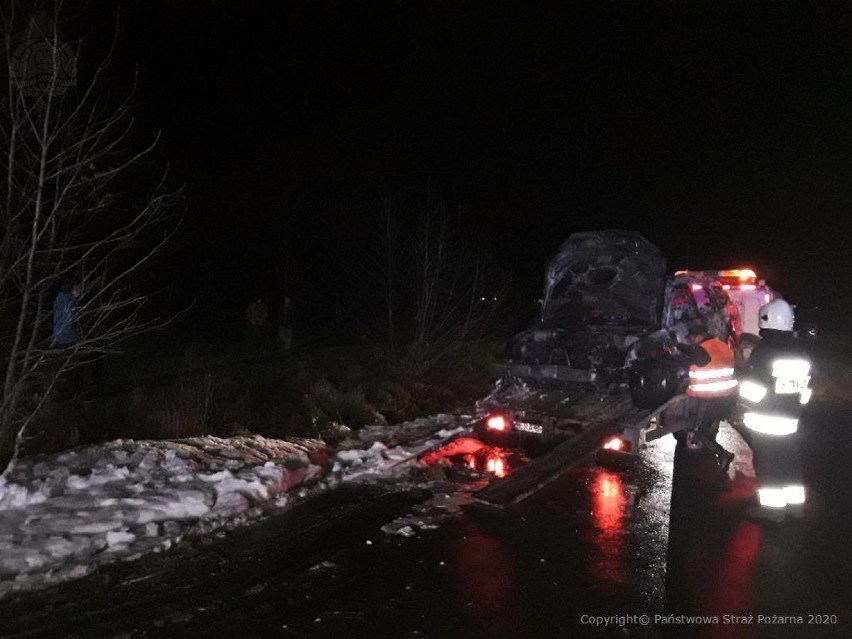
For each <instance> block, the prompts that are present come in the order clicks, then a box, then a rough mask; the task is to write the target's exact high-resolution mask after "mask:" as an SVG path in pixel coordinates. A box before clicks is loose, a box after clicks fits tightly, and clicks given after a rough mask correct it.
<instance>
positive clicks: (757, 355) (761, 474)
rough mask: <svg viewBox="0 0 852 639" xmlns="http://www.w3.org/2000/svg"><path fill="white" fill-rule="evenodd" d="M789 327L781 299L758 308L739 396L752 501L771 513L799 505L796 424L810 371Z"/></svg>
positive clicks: (805, 399) (803, 348)
mask: <svg viewBox="0 0 852 639" xmlns="http://www.w3.org/2000/svg"><path fill="white" fill-rule="evenodd" d="M794 324H795V315H794V313H793V309H792V308H791V306H790V305H789V304H788V303H787V302H785V301H784V300H783V299H776V300H774V301H772V302H769V303H768V304H765V305H763V306H761V307H760V310H759V311H758V327H759V329H760V338H761V341H760V342H759V343H758V344H757V346H755V348H754V351H752V354H751V357H750V358H749V360H748V363H747V364H746V368H745V371H743V373H742V384H741V386H740V391H739V395H740V409H741V411H742V418H741V427H740V428H739V431H740V433H741V434H742V435H743V438H744V439H745V440H746V442H748V445H749V446H750V447H751V450H752V453H753V458H754V470H755V475H756V476H757V486H758V491H757V492H758V499H759V502H760V505H761V506H764V507H769V508H777V509H781V508H786V507H787V506H791V505H800V504H804V502H805V488H804V484H803V481H802V468H801V460H800V458H799V452H800V447H801V443H800V434H799V418H800V416H801V414H802V411H803V410H804V407H805V405H806V404H807V403H808V401H809V400H810V397H811V389H810V387H809V383H810V379H811V378H810V375H811V372H812V371H811V362H810V356H809V353H808V349H807V346H806V344H805V343H804V341H803V340H801V339H800V338H799V337H797V336H796V334H795V332H794V331H793V328H794ZM742 426H744V428H743V427H742Z"/></svg>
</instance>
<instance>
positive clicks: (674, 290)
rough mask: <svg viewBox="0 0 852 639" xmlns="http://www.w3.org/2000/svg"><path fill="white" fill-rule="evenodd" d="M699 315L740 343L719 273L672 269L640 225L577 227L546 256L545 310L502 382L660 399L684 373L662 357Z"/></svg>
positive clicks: (512, 348)
mask: <svg viewBox="0 0 852 639" xmlns="http://www.w3.org/2000/svg"><path fill="white" fill-rule="evenodd" d="M697 324H701V325H703V326H704V327H705V328H706V329H707V330H708V332H709V333H711V334H713V335H714V336H716V337H718V338H720V339H722V340H723V341H727V342H728V343H730V344H731V346H732V347H733V346H736V341H737V336H738V334H739V332H740V331H741V327H740V325H739V316H738V313H737V308H736V305H735V304H734V303H733V302H732V300H731V299H730V297H729V296H728V295H727V293H726V292H725V291H724V289H723V288H722V286H721V285H720V284H719V283H718V282H716V281H714V280H712V279H710V278H708V277H705V276H702V275H697V274H690V273H683V274H679V275H676V276H671V277H669V276H667V270H666V261H665V258H664V257H663V255H662V253H661V252H660V250H659V249H658V248H657V247H656V246H654V245H653V244H652V243H651V242H649V241H648V240H647V239H645V238H644V237H643V236H642V235H640V234H639V233H636V232H633V231H619V230H614V231H594V232H583V233H574V234H572V235H571V236H570V237H569V238H568V240H567V241H566V242H565V243H564V244H563V245H562V246H561V247H560V248H559V250H558V251H557V252H556V253H555V254H554V255H553V257H552V258H551V259H550V261H549V263H548V265H547V272H546V281H545V288H544V297H543V298H542V300H541V313H540V315H539V317H537V318H536V320H535V321H534V323H533V326H532V327H531V328H529V329H528V330H526V331H523V332H521V333H519V334H518V335H516V336H515V337H514V338H513V339H512V340H511V341H510V343H509V345H508V353H507V354H508V358H509V364H508V367H507V372H506V379H504V380H503V383H504V384H505V383H507V382H508V383H515V382H518V381H522V382H524V383H526V384H530V385H538V386H543V387H547V386H548V385H551V386H552V385H554V384H556V385H570V384H590V385H592V386H593V387H594V389H595V390H596V392H605V391H607V390H611V389H612V387H613V386H616V387H618V386H624V385H627V384H630V385H631V390H632V391H633V393H634V400H635V401H636V403H637V405H643V404H644V405H653V404H655V403H661V402H662V401H665V399H667V398H668V397H670V396H671V395H672V394H674V392H675V391H676V388H675V387H676V385H677V383H678V382H677V380H676V379H674V378H673V377H672V375H673V374H674V371H673V370H671V367H669V368H666V367H665V366H658V365H657V364H658V363H659V362H660V361H661V360H662V359H663V358H664V357H665V355H666V353H668V351H669V350H670V347H671V345H672V343H673V341H674V340H675V339H678V340H681V341H684V340H685V339H686V336H687V333H688V331H689V329H690V327H692V326H694V325H697Z"/></svg>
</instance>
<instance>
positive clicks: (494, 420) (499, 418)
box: [485, 415, 509, 432]
mask: <svg viewBox="0 0 852 639" xmlns="http://www.w3.org/2000/svg"><path fill="white" fill-rule="evenodd" d="M485 426H486V428H488V430H497V431H501V432H503V431H506V430H508V426H509V424H508V422H507V420H506V418H505V417H504V416H503V415H492V416H491V417H489V418H488V419H487V420H486V422H485Z"/></svg>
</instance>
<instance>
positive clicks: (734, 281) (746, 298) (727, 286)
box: [675, 268, 780, 364]
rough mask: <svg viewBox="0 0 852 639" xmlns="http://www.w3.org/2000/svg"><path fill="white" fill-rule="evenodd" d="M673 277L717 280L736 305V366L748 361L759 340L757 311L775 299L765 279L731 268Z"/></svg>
mask: <svg viewBox="0 0 852 639" xmlns="http://www.w3.org/2000/svg"><path fill="white" fill-rule="evenodd" d="M675 275H676V276H683V277H707V278H711V279H713V280H715V281H717V282H718V283H719V284H720V285H721V286H722V288H723V289H724V290H725V291H726V292H727V294H728V295H729V297H730V298H731V299H732V300H733V302H734V303H735V304H736V305H737V308H738V310H739V315H740V319H741V322H742V334H741V335H740V336H739V340H738V342H737V348H736V352H737V356H738V359H739V362H740V364H743V363H745V362H747V361H748V358H749V357H750V356H751V352H752V351H753V350H754V347H755V346H757V344H758V342H759V341H760V337H759V336H758V331H759V330H760V329H759V327H758V325H757V323H758V319H759V318H758V315H759V312H758V311H759V309H760V307H761V306H763V305H764V304H768V303H769V302H771V301H773V300H775V299H778V298H779V297H780V296H779V295H778V293H777V291H775V290H773V289H772V287H770V286H769V285H768V284H767V283H766V280H764V279H760V278H759V277H758V275H757V273H755V271H754V270H753V269H751V268H731V269H723V270H718V271H688V270H681V271H677V272H675Z"/></svg>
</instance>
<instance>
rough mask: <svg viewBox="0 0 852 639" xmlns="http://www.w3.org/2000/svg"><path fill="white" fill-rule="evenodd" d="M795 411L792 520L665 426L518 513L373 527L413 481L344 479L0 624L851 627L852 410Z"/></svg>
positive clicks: (95, 633)
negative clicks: (373, 483) (630, 453)
mask: <svg viewBox="0 0 852 639" xmlns="http://www.w3.org/2000/svg"><path fill="white" fill-rule="evenodd" d="M806 426H807V428H806V430H805V432H806V433H807V439H806V442H807V446H806V465H807V469H808V470H807V472H808V483H809V486H810V487H811V489H812V494H813V506H812V508H811V510H810V512H809V513H808V515H807V517H806V518H805V519H804V520H801V521H793V522H785V523H783V524H781V525H778V524H775V523H770V522H759V521H755V520H753V519H751V518H749V516H748V507H749V505H750V503H751V498H752V496H753V491H754V481H753V480H749V479H747V478H745V477H742V476H738V477H737V478H735V480H734V481H733V482H730V483H728V484H725V483H724V482H722V483H720V482H719V481H718V479H719V477H718V475H717V474H716V473H715V472H714V469H713V468H712V466H711V465H710V464H709V461H708V460H707V459H706V458H704V457H702V456H701V453H696V452H692V451H686V450H683V449H680V448H676V447H675V446H674V442H673V440H672V439H671V438H666V439H665V440H663V441H662V442H659V443H657V444H655V445H654V446H653V447H651V448H650V449H649V450H647V451H645V455H644V456H643V458H641V459H634V460H631V461H630V462H628V463H626V464H624V465H623V466H621V467H602V466H598V465H590V466H585V467H580V468H575V469H573V470H571V471H570V472H569V473H567V474H566V475H565V476H563V477H562V478H561V479H559V480H558V481H556V482H554V483H553V484H551V485H549V486H548V487H547V488H546V489H545V490H543V491H541V492H540V493H538V494H536V495H534V496H533V497H530V498H529V499H528V500H526V501H525V502H523V503H522V504H521V505H520V506H519V507H517V508H516V509H514V510H512V511H511V512H508V513H494V512H490V511H488V510H481V509H475V510H471V511H469V512H468V514H467V515H466V516H465V517H463V518H461V519H459V520H456V521H454V522H452V523H449V524H445V525H443V526H442V527H440V528H439V529H437V530H434V531H426V532H421V533H420V534H419V535H418V536H416V537H412V538H403V537H398V536H389V535H386V534H384V533H382V532H380V531H379V528H380V527H381V525H382V524H384V523H386V522H387V521H389V520H391V519H393V518H394V517H396V516H398V515H401V514H403V513H405V512H407V511H408V510H410V509H411V507H412V505H413V504H414V503H415V502H417V501H418V500H420V499H422V498H423V495H422V494H417V493H402V494H399V493H394V492H388V491H386V490H380V489H369V490H361V489H359V490H354V491H351V490H338V491H336V492H335V493H332V494H330V495H328V496H327V497H324V498H322V499H320V500H318V501H316V502H313V503H310V504H308V505H306V506H303V507H300V508H297V509H296V510H294V511H293V512H291V513H289V514H287V515H284V516H281V517H277V518H274V519H270V520H267V521H265V522H263V523H261V524H259V525H256V526H253V527H251V528H248V529H242V530H238V531H235V532H233V533H230V534H228V535H227V536H225V537H224V538H223V539H218V540H213V541H210V540H208V541H207V542H206V543H192V544H187V545H184V546H182V547H181V548H179V549H177V550H176V551H173V552H170V553H166V554H165V555H161V556H156V557H152V558H148V559H144V560H141V561H139V562H135V563H133V564H125V565H118V566H112V567H109V568H107V569H104V570H101V571H99V572H98V573H96V574H95V575H92V576H91V577H89V578H86V579H83V580H80V581H78V582H74V583H71V584H66V585H64V586H60V587H56V588H53V589H50V590H47V591H44V592H41V593H33V594H30V595H22V596H19V597H12V598H7V599H5V600H3V601H0V636H9V637H24V636H27V637H99V636H127V637H161V636H166V637H171V636H174V637H184V636H193V637H234V636H239V637H244V636H257V637H267V636H268V637H350V636H368V637H411V638H414V637H430V638H437V637H488V638H489V639H491V638H494V637H573V636H587V637H702V638H704V637H708V638H715V637H720V638H721V637H743V638H747V637H811V636H813V637H852V499H850V497H849V495H850V490H852V465H850V464H849V463H848V459H849V452H850V451H852V412H850V411H849V410H842V409H839V408H837V407H830V406H822V407H820V406H814V408H813V410H812V411H811V414H810V416H809V419H808V422H807V424H806ZM725 437H727V439H726V440H725V441H727V445H728V446H729V447H731V446H734V445H736V441H734V440H732V439H731V438H730V433H728V434H727V435H725ZM643 614H646V615H648V618H649V624H648V625H643V624H642V623H640V621H641V617H640V616H641V615H643ZM619 615H633V617H632V618H630V619H624V620H623V621H627V622H628V624H627V626H626V628H619V627H617V626H616V625H610V626H608V627H602V626H593V625H590V623H587V622H588V621H589V617H601V616H615V617H617V616H619ZM693 615H718V622H713V620H710V621H711V622H710V623H705V624H695V623H686V621H687V620H686V619H685V616H693ZM725 615H729V617H728V618H725ZM758 615H764V616H765V617H766V618H765V619H763V620H761V619H760V618H759V617H758ZM772 615H783V616H788V617H789V616H795V615H801V617H802V621H801V623H798V619H793V620H789V619H788V620H787V621H793V623H792V624H789V623H788V624H787V625H778V624H777V623H772V622H773V621H777V620H775V619H773V618H772ZM809 615H827V617H825V618H820V617H813V618H812V617H810V616H809ZM834 615H836V621H835V617H833V616H834ZM587 616H588V617H587ZM734 616H738V617H742V618H741V619H734ZM617 621H618V619H616V620H614V622H613V623H615V622H617ZM678 621H680V623H678ZM735 621H736V622H738V623H734V622H735ZM815 621H824V622H826V623H824V624H815V623H811V622H815ZM631 622H632V623H631ZM726 622H727V623H726Z"/></svg>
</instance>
